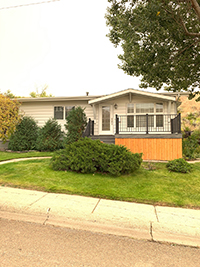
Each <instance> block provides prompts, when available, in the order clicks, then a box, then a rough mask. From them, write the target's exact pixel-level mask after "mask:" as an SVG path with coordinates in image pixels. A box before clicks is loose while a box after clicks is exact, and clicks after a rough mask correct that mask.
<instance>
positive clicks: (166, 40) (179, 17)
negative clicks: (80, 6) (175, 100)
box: [105, 0, 200, 96]
mask: <svg viewBox="0 0 200 267" xmlns="http://www.w3.org/2000/svg"><path fill="white" fill-rule="evenodd" d="M108 2H109V3H111V5H110V6H109V7H108V9H107V14H106V16H105V17H106V21H107V25H108V27H109V28H110V31H109V34H108V37H109V39H110V41H111V42H112V43H113V44H114V45H115V46H116V47H117V46H121V47H122V49H123V53H122V54H121V55H119V59H120V60H121V64H120V65H119V68H121V69H122V70H123V71H124V72H125V73H127V74H128V75H131V76H138V77H141V84H140V86H141V87H143V88H147V87H154V88H156V89H157V90H159V89H161V88H165V89H166V90H169V91H174V92H177V91H180V90H185V91H189V92H190V93H191V96H192V95H193V96H194V95H195V93H194V91H195V89H198V90H199V88H200V47H199V43H200V6H199V5H200V0H185V1H184V0H108Z"/></svg>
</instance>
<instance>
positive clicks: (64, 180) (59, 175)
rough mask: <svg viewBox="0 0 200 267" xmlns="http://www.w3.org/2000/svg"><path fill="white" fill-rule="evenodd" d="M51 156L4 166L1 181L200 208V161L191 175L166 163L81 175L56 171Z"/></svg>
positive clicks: (9, 183) (81, 193) (6, 183)
mask: <svg viewBox="0 0 200 267" xmlns="http://www.w3.org/2000/svg"><path fill="white" fill-rule="evenodd" d="M49 163H50V159H39V160H28V161H21V162H16V163H7V164H4V165H0V184H1V185H4V186H12V187H19V188H29V189H36V190H41V191H47V192H57V193H67V194H77V195H84V196H93V197H100V198H106V199H116V200H123V201H134V202H140V203H150V204H157V205H169V206H182V207H193V208H200V175H199V174H200V163H195V164H193V171H192V173H190V174H180V173H173V172H169V171H168V170H167V169H166V164H165V163H156V164H154V167H155V170H148V168H147V169H146V167H147V165H148V164H147V163H143V164H142V167H141V168H140V169H139V170H137V171H136V172H135V173H134V174H132V175H124V176H121V177H112V176H108V175H106V174H104V175H103V174H80V173H73V172H63V171H53V170H52V169H51V168H50V167H49Z"/></svg>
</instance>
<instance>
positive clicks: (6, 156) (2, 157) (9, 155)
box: [0, 151, 53, 161]
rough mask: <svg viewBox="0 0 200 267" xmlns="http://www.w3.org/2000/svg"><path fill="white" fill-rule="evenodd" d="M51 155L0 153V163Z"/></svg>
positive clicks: (46, 153)
mask: <svg viewBox="0 0 200 267" xmlns="http://www.w3.org/2000/svg"><path fill="white" fill-rule="evenodd" d="M52 155H53V152H39V151H30V152H24V153H21V152H20V153H18V152H4V151H0V161H4V160H10V159H19V158H31V157H51V156H52Z"/></svg>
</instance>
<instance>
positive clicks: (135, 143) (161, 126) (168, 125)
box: [83, 114, 182, 160]
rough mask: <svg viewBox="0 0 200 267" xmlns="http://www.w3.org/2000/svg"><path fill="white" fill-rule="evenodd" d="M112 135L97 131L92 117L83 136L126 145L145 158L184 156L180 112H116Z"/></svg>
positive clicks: (160, 158) (169, 158) (171, 158)
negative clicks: (95, 133) (161, 113)
mask: <svg viewBox="0 0 200 267" xmlns="http://www.w3.org/2000/svg"><path fill="white" fill-rule="evenodd" d="M114 130H115V133H114V134H113V135H103V134H101V135H94V121H93V120H91V119H89V121H88V124H87V127H86V130H85V133H84V135H83V136H87V137H90V138H91V139H99V140H101V141H103V142H105V143H114V144H116V145H124V146H126V147H127V148H128V149H130V151H131V152H133V153H143V160H173V159H178V158H181V157H182V134H181V115H180V114H178V115H177V114H163V115H152V114H151V115H148V114H146V115H137V116H132V115H131V116H130V115H116V116H115V121H114Z"/></svg>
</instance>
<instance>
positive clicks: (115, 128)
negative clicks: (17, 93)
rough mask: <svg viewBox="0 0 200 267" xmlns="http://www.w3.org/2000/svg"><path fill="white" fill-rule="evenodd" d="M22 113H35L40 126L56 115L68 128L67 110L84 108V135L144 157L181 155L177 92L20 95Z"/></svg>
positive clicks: (164, 158)
mask: <svg viewBox="0 0 200 267" xmlns="http://www.w3.org/2000/svg"><path fill="white" fill-rule="evenodd" d="M18 100H19V101H20V102H21V107H20V110H21V113H23V114H25V115H27V116H31V117H33V118H34V119H35V120H36V121H37V123H38V125H39V126H43V125H44V124H45V122H46V121H47V120H48V119H49V118H55V119H56V120H57V121H58V123H59V124H60V125H61V127H62V130H63V131H64V130H65V127H64V124H66V116H67V114H68V112H69V111H70V110H71V109H72V108H73V107H77V106H81V107H83V108H85V113H86V116H87V118H88V125H87V129H86V131H85V133H84V136H89V137H91V138H92V139H100V140H101V141H103V142H107V143H115V144H118V145H124V146H126V147H128V148H129V149H130V150H131V151H132V152H134V153H136V152H139V153H143V159H145V160H172V159H176V158H181V157H182V135H181V123H180V121H181V120H180V114H177V105H176V96H174V95H173V94H170V93H167V92H166V93H150V92H147V91H142V90H135V89H126V90H123V91H120V92H117V93H113V94H108V95H102V96H90V95H89V94H88V93H87V94H86V96H78V97H77V96H75V97H47V98H46V97H45V98H44V97H41V98H20V99H18Z"/></svg>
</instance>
